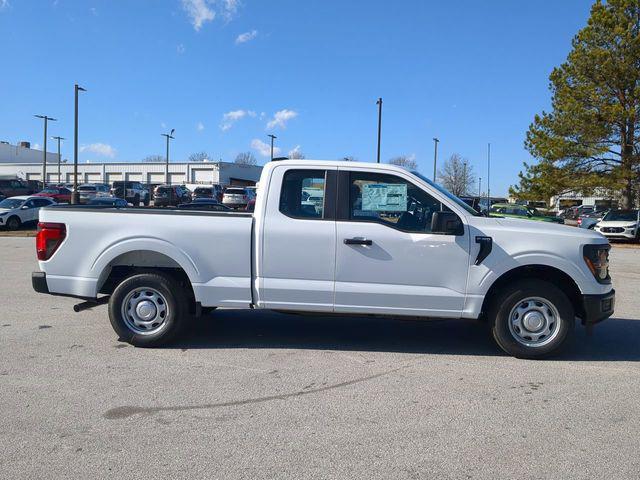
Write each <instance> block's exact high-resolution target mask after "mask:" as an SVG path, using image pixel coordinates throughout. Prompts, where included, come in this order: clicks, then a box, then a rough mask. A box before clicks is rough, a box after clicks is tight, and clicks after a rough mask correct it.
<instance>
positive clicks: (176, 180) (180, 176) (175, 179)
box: [169, 173, 184, 185]
mask: <svg viewBox="0 0 640 480" xmlns="http://www.w3.org/2000/svg"><path fill="white" fill-rule="evenodd" d="M169 183H170V184H171V185H182V184H183V183H184V173H170V174H169Z"/></svg>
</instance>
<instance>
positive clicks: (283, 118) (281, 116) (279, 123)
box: [267, 108, 298, 130]
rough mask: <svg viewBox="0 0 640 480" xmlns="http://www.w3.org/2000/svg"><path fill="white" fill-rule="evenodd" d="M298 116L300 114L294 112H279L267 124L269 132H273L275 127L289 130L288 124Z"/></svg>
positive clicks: (285, 110)
mask: <svg viewBox="0 0 640 480" xmlns="http://www.w3.org/2000/svg"><path fill="white" fill-rule="evenodd" d="M297 116H298V112H296V111H294V110H287V109H286V108H285V109H284V110H280V111H277V112H276V113H275V114H274V115H273V118H272V119H271V120H269V122H267V130H272V129H274V128H275V127H280V128H287V122H288V121H289V120H291V119H292V118H296V117H297Z"/></svg>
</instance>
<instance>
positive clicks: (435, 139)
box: [433, 137, 440, 182]
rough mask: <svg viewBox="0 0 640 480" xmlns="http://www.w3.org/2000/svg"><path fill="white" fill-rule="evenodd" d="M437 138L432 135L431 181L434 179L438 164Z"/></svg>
mask: <svg viewBox="0 0 640 480" xmlns="http://www.w3.org/2000/svg"><path fill="white" fill-rule="evenodd" d="M439 141H440V140H438V139H437V138H436V137H433V181H434V182H435V181H436V165H437V164H438V142H439Z"/></svg>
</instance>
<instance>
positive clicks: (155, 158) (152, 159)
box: [142, 155, 164, 163]
mask: <svg viewBox="0 0 640 480" xmlns="http://www.w3.org/2000/svg"><path fill="white" fill-rule="evenodd" d="M142 161H143V162H144V163H160V162H164V157H163V156H162V155H147V156H146V157H144V158H143V159H142Z"/></svg>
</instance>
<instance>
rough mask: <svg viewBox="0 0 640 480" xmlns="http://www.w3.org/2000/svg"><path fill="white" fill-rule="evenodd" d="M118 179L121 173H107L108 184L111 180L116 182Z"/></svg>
mask: <svg viewBox="0 0 640 480" xmlns="http://www.w3.org/2000/svg"><path fill="white" fill-rule="evenodd" d="M118 180H122V174H121V173H116V172H109V173H107V183H108V184H109V185H111V184H113V182H117V181H118Z"/></svg>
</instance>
